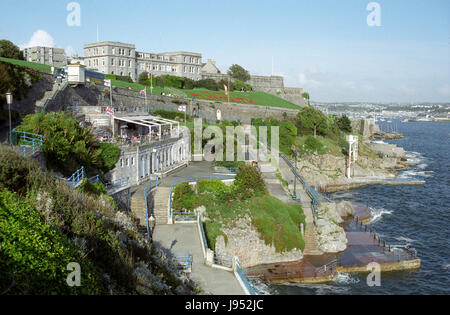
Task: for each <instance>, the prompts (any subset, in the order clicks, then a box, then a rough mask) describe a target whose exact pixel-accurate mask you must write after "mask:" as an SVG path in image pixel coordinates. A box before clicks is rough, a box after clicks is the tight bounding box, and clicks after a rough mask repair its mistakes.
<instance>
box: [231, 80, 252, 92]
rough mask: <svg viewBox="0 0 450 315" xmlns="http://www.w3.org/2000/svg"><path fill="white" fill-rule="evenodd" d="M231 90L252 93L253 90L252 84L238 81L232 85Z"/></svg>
mask: <svg viewBox="0 0 450 315" xmlns="http://www.w3.org/2000/svg"><path fill="white" fill-rule="evenodd" d="M231 90H233V91H251V90H253V88H252V86H251V85H250V84H246V83H244V82H243V81H241V80H236V81H234V82H233V84H232V85H231Z"/></svg>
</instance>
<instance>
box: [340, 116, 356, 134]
mask: <svg viewBox="0 0 450 315" xmlns="http://www.w3.org/2000/svg"><path fill="white" fill-rule="evenodd" d="M337 125H338V127H339V129H340V130H342V131H345V132H349V133H350V132H352V130H353V128H352V122H351V121H350V119H349V118H348V117H347V116H346V115H342V117H340V118H339V119H338V121H337Z"/></svg>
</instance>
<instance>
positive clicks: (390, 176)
mask: <svg viewBox="0 0 450 315" xmlns="http://www.w3.org/2000/svg"><path fill="white" fill-rule="evenodd" d="M367 147H368V148H369V149H370V151H371V154H370V155H362V156H358V158H357V160H356V161H355V162H353V163H352V165H351V178H347V176H346V169H347V163H348V161H347V160H348V158H347V157H344V156H341V157H338V156H334V155H330V154H325V155H308V156H304V157H302V159H301V160H300V161H299V163H298V169H299V171H300V173H301V174H302V176H303V177H304V178H305V180H306V182H307V183H308V184H309V185H311V186H312V187H315V188H316V190H318V191H320V192H325V193H333V192H337V191H342V190H350V189H356V188H360V187H363V186H367V185H423V184H425V182H424V181H420V180H415V179H411V178H407V177H399V176H398V173H399V171H400V170H404V169H406V168H408V167H411V166H412V163H410V162H408V159H407V157H406V153H405V151H404V150H403V148H399V147H397V146H396V145H392V144H388V143H384V142H381V141H372V142H368V143H367Z"/></svg>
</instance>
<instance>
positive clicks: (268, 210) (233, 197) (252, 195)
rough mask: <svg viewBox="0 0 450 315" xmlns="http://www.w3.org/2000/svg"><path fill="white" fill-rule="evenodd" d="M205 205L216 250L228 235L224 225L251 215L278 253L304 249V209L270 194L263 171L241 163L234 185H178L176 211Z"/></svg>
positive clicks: (211, 244) (207, 229) (206, 222)
mask: <svg viewBox="0 0 450 315" xmlns="http://www.w3.org/2000/svg"><path fill="white" fill-rule="evenodd" d="M200 206H204V207H205V208H206V213H204V217H205V218H204V226H205V233H206V238H207V241H208V245H209V247H210V248H211V249H212V250H215V244H216V239H217V237H218V236H224V238H225V242H227V238H226V235H225V234H224V233H223V232H222V229H223V228H224V227H233V226H235V222H236V220H238V219H240V218H243V217H246V216H249V217H250V218H251V224H252V225H253V226H254V227H255V228H256V229H257V230H258V232H260V234H261V237H262V239H264V240H265V243H266V244H267V245H274V246H275V248H276V251H277V252H284V251H290V250H292V249H295V248H297V249H304V246H305V243H304V240H303V236H302V235H301V233H300V224H302V223H303V224H305V216H304V214H303V210H302V208H301V207H300V206H298V205H288V204H285V203H283V202H281V201H280V200H278V199H276V198H274V197H271V196H269V195H268V192H267V189H266V186H265V183H264V180H263V178H262V176H261V173H260V172H259V171H258V170H257V169H255V168H253V167H251V166H249V165H246V164H243V163H241V164H240V167H239V171H238V173H237V176H236V179H235V181H234V183H233V184H232V185H231V186H227V185H226V184H224V183H223V182H222V181H219V180H210V181H200V182H198V183H197V184H196V186H195V188H194V187H192V186H191V185H189V184H181V185H178V186H177V187H175V190H174V201H173V209H174V212H175V213H176V212H180V211H181V212H185V213H186V212H187V213H190V212H192V211H193V210H194V209H196V208H198V207H200Z"/></svg>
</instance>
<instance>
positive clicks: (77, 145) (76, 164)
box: [16, 112, 120, 176]
mask: <svg viewBox="0 0 450 315" xmlns="http://www.w3.org/2000/svg"><path fill="white" fill-rule="evenodd" d="M16 129H17V130H18V131H26V132H32V133H36V134H40V135H42V136H43V138H44V144H43V147H42V151H43V152H44V154H45V157H46V159H47V165H48V166H49V167H50V168H52V169H54V170H56V171H58V172H61V173H63V174H64V176H70V175H71V174H72V173H73V172H74V171H75V170H77V169H79V168H80V167H81V166H84V167H85V169H86V170H87V172H88V173H90V172H91V173H93V174H97V173H98V172H99V171H104V172H106V171H109V170H112V169H113V168H114V166H115V164H116V163H117V160H118V157H119V155H120V150H119V149H118V148H115V147H114V146H113V145H110V144H100V143H99V142H98V141H97V140H96V139H95V138H94V135H93V134H92V132H91V130H90V129H88V128H82V127H81V126H80V124H79V123H78V121H77V120H76V119H74V118H72V116H71V115H70V114H66V113H61V112H60V113H55V112H52V113H48V114H45V113H44V112H41V113H39V114H33V115H28V116H26V117H25V118H24V120H23V121H22V124H21V125H20V126H19V127H17V128H16Z"/></svg>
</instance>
